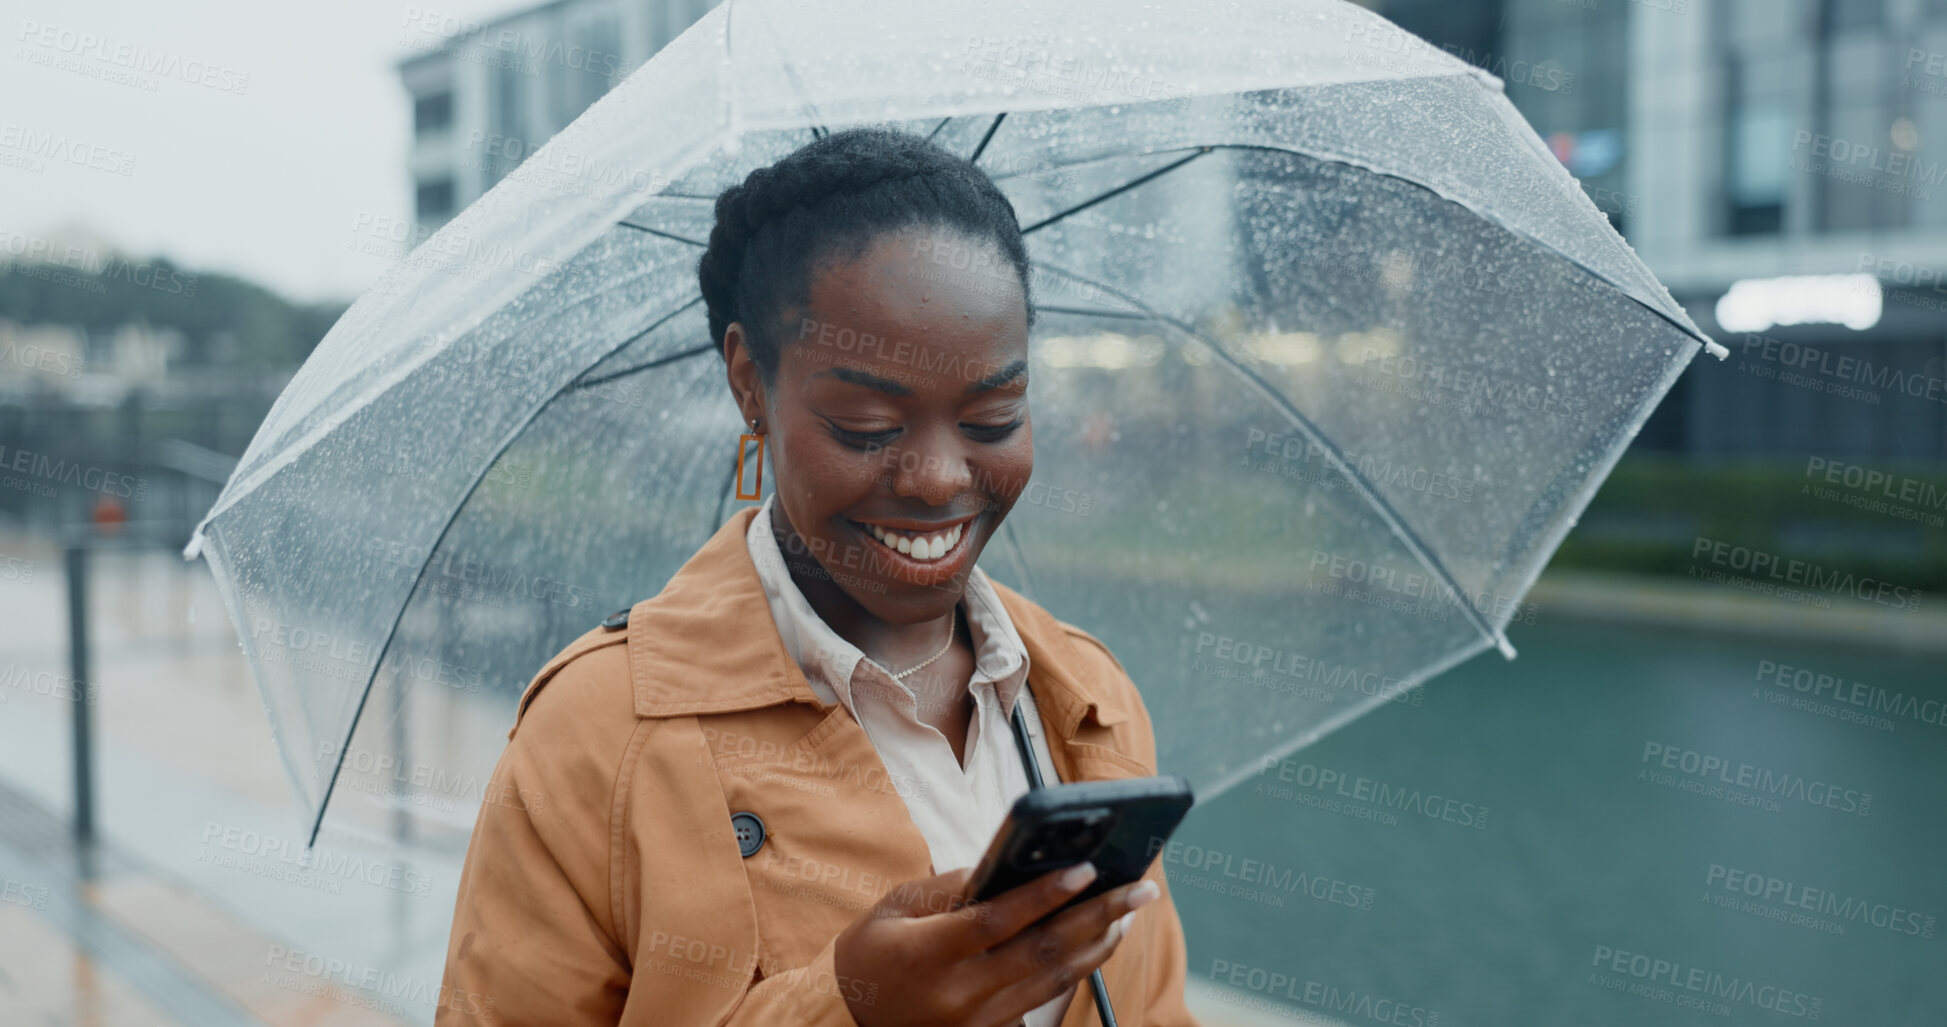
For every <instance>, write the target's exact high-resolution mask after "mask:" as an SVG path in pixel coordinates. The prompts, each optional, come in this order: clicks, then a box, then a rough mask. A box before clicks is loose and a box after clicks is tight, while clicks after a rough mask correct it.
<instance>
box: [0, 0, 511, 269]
mask: <svg viewBox="0 0 1947 1027" xmlns="http://www.w3.org/2000/svg"><path fill="white" fill-rule="evenodd" d="M535 2H538V0H430V2H422V3H417V4H407V3H401V2H397V0H330V2H328V3H325V2H313V0H300V2H297V3H282V2H275V0H273V2H265V0H172V2H169V3H160V4H159V3H154V2H153V0H141V2H138V0H9V2H8V3H7V4H6V5H5V10H6V12H7V13H6V14H4V15H0V19H3V20H0V31H4V33H5V37H4V40H0V43H4V46H3V47H0V247H17V246H19V245H20V240H21V237H23V236H25V237H39V238H46V237H48V236H49V235H50V234H51V233H53V232H55V231H56V230H60V229H68V228H73V227H83V228H86V229H88V230H91V231H92V232H94V233H95V234H97V235H100V236H102V237H104V238H106V239H107V240H109V241H111V242H113V243H114V244H115V245H116V246H118V247H119V248H121V249H123V250H126V251H128V252H130V253H133V254H136V255H143V256H146V255H149V254H152V253H161V254H165V255H167V256H168V257H170V258H171V259H173V260H175V261H177V262H178V263H181V264H183V265H186V266H187V267H188V268H189V269H191V270H193V271H206V270H207V271H225V272H231V273H235V274H240V275H243V276H245V277H249V278H252V279H254V280H257V281H259V282H262V283H264V284H266V285H269V286H271V287H272V288H274V289H276V290H278V291H279V292H282V293H284V294H285V295H287V296H290V297H292V298H294V299H304V300H312V299H321V298H341V299H351V298H354V297H355V296H356V295H357V294H358V293H359V292H361V291H363V290H364V289H365V288H366V287H367V286H369V285H370V284H372V282H374V281H376V280H377V278H378V275H379V273H380V272H381V271H383V270H384V266H385V261H384V260H382V259H381V258H377V257H373V256H368V255H365V254H361V253H358V252H355V251H354V250H353V249H351V248H350V243H351V242H352V240H353V238H354V237H353V234H352V223H353V218H354V217H355V216H356V215H357V214H358V213H359V212H361V211H367V212H371V213H373V214H374V215H379V216H384V215H389V216H393V217H409V216H410V215H411V213H412V192H411V187H410V181H409V179H408V178H407V175H406V149H407V145H408V143H409V142H410V110H409V107H408V104H407V99H406V93H405V90H404V88H403V87H401V86H400V84H399V78H398V75H397V74H396V73H395V72H394V70H393V67H394V63H395V62H396V60H397V59H398V58H400V57H402V56H404V55H406V54H408V53H410V52H411V50H410V48H409V46H408V43H410V42H412V41H414V40H420V41H421V43H420V45H422V46H423V45H424V44H423V40H424V38H425V37H424V35H423V34H422V33H420V32H418V31H416V30H415V31H414V32H413V33H412V34H411V35H410V36H408V34H407V30H406V16H407V12H408V11H410V10H415V9H416V10H420V11H438V12H440V13H442V14H447V15H451V16H453V17H457V18H464V19H475V20H479V19H485V18H488V17H492V16H495V15H498V14H502V13H505V12H508V11H513V10H519V9H522V8H525V7H528V6H532V5H533V4H534V3H535ZM87 40H93V41H94V42H88V41H87ZM138 52H140V53H143V54H144V55H145V57H144V59H146V60H149V61H150V62H151V64H150V66H151V67H172V68H174V69H175V73H174V74H145V75H140V76H139V77H141V78H143V79H146V80H147V81H144V82H136V83H129V82H126V81H116V80H114V79H112V78H106V77H101V76H104V75H110V76H113V75H120V76H133V75H136V74H137V73H136V72H135V71H134V70H133V69H131V68H129V67H128V66H127V65H128V63H129V62H130V60H131V58H130V57H129V56H127V55H132V54H136V53H138ZM118 55H120V56H119V57H118ZM158 59H160V60H159V62H158ZM76 68H80V69H83V70H75V69H76ZM151 86H152V87H153V88H149V87H151ZM50 146H52V147H53V148H54V149H53V150H52V151H50V149H49V147H50ZM50 152H55V153H58V154H63V155H76V154H78V155H81V157H82V159H84V160H86V161H87V162H88V163H86V164H83V165H81V166H76V165H75V164H73V163H70V162H69V161H68V160H66V159H62V158H61V157H58V156H57V157H52V158H50V157H49V156H47V155H48V154H49V153H50ZM36 163H38V164H39V165H40V167H38V168H36V167H34V166H33V165H35V164H36ZM23 165H27V166H24V167H23ZM91 165H92V166H91Z"/></svg>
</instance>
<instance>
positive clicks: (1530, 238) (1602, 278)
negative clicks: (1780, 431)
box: [1211, 143, 1730, 360]
mask: <svg viewBox="0 0 1947 1027" xmlns="http://www.w3.org/2000/svg"><path fill="white" fill-rule="evenodd" d="M1211 147H1212V148H1213V149H1225V150H1264V151H1266V152H1268V153H1287V154H1290V155H1292V156H1294V157H1302V158H1304V159H1305V160H1310V161H1317V162H1319V163H1321V164H1339V165H1343V166H1344V167H1348V168H1356V169H1358V170H1360V171H1363V172H1365V173H1366V174H1368V175H1375V176H1378V177H1380V178H1390V179H1392V180H1393V181H1395V182H1403V183H1405V184H1407V185H1410V186H1412V187H1413V188H1415V189H1421V190H1424V191H1425V192H1426V193H1427V194H1428V195H1430V196H1432V197H1433V198H1434V199H1436V200H1439V201H1441V202H1442V203H1451V204H1453V205H1454V206H1456V207H1459V208H1461V209H1462V210H1465V211H1467V212H1468V213H1470V214H1472V215H1474V216H1475V217H1477V218H1480V219H1481V220H1482V221H1485V222H1487V223H1488V224H1491V225H1493V226H1494V227H1496V228H1499V229H1500V230H1501V231H1503V232H1506V233H1508V234H1509V235H1512V236H1514V237H1515V238H1517V239H1520V240H1522V241H1524V242H1526V243H1528V244H1529V245H1531V246H1533V247H1535V248H1536V249H1539V250H1541V251H1543V252H1545V253H1551V254H1553V255H1555V256H1556V257H1558V258H1560V259H1561V260H1563V261H1565V262H1567V263H1568V264H1569V266H1571V267H1574V268H1576V269H1577V270H1579V271H1581V272H1582V273H1583V274H1586V275H1588V276H1589V277H1590V278H1593V279H1595V280H1596V281H1598V282H1601V283H1602V284H1604V285H1606V286H1608V287H1609V288H1611V289H1614V290H1616V291H1617V292H1619V293H1621V294H1622V295H1623V296H1624V297H1626V298H1628V299H1629V300H1630V301H1631V302H1633V303H1635V304H1636V305H1637V306H1639V307H1642V308H1643V309H1644V310H1647V311H1649V312H1650V313H1652V314H1654V315H1656V316H1657V317H1658V318H1659V319H1661V320H1663V321H1665V322H1667V323H1668V324H1669V325H1670V327H1672V328H1675V329H1676V330H1677V331H1679V332H1682V333H1683V334H1684V335H1686V336H1689V337H1690V339H1691V340H1692V341H1694V342H1695V343H1697V345H1699V346H1701V347H1703V349H1704V350H1705V351H1706V352H1708V351H1710V350H1711V349H1712V347H1715V348H1717V349H1723V346H1721V345H1720V344H1718V343H1717V342H1715V341H1713V340H1712V339H1711V338H1710V337H1709V336H1707V335H1705V334H1704V333H1702V332H1700V331H1698V330H1697V328H1696V327H1695V326H1694V325H1693V326H1688V327H1686V326H1685V325H1683V324H1682V323H1680V322H1679V321H1677V319H1676V318H1673V317H1671V316H1670V315H1669V314H1667V313H1664V312H1663V311H1662V310H1659V309H1657V307H1656V305H1655V304H1652V303H1650V302H1649V301H1648V300H1645V299H1643V298H1642V297H1640V296H1638V295H1636V294H1635V293H1634V292H1631V291H1630V290H1629V289H1626V288H1624V287H1623V286H1622V285H1621V284H1620V283H1618V282H1617V281H1616V280H1615V279H1613V278H1610V277H1609V276H1608V275H1605V274H1603V273H1602V272H1600V271H1597V270H1596V269H1595V268H1592V267H1590V266H1589V265H1588V264H1586V263H1584V262H1583V261H1581V260H1578V259H1577V258H1575V257H1571V256H1569V255H1568V254H1566V253H1563V252H1562V250H1561V248H1560V247H1558V246H1555V245H1554V244H1552V243H1547V242H1543V241H1542V240H1540V239H1537V238H1535V237H1534V235H1532V234H1531V233H1528V232H1525V231H1522V230H1521V229H1519V228H1516V227H1514V226H1513V225H1510V224H1508V223H1507V221H1506V220H1505V219H1503V218H1502V217H1500V216H1499V215H1497V214H1491V213H1489V212H1487V211H1484V210H1481V209H1480V208H1478V207H1475V206H1474V205H1473V204H1471V203H1466V202H1463V201H1461V200H1457V199H1454V198H1453V197H1451V196H1448V195H1447V194H1445V193H1443V192H1441V191H1440V190H1438V189H1436V188H1434V187H1433V186H1430V185H1428V184H1426V183H1425V182H1421V181H1417V180H1415V179H1412V178H1408V177H1406V176H1405V175H1402V174H1399V173H1398V172H1394V171H1385V170H1382V169H1380V168H1376V167H1373V166H1372V165H1370V164H1363V163H1360V162H1359V161H1358V160H1356V159H1353V158H1349V157H1324V156H1320V155H1318V154H1314V153H1305V152H1303V151H1300V150H1294V149H1291V148H1290V147H1286V146H1265V145H1263V144H1259V143H1213V144H1211ZM1729 352H1730V351H1729V350H1725V353H1726V354H1728V353H1729ZM1691 355H1692V356H1693V357H1694V356H1695V355H1696V354H1694V353H1693V354H1691ZM1718 359H1720V360H1721V359H1723V357H1721V356H1720V357H1718Z"/></svg>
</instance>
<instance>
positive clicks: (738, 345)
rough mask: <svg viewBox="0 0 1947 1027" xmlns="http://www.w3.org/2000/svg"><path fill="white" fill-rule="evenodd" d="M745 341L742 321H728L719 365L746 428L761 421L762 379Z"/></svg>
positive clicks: (747, 340)
mask: <svg viewBox="0 0 1947 1027" xmlns="http://www.w3.org/2000/svg"><path fill="white" fill-rule="evenodd" d="M749 341H750V340H749V337H748V336H746V335H745V334H744V324H743V322H742V321H732V322H730V325H729V327H727V328H725V329H724V330H723V363H724V368H725V375H726V377H728V378H729V380H730V396H731V398H732V399H734V400H735V401H736V403H737V411H738V413H739V414H741V415H742V416H743V420H744V423H745V424H747V425H748V424H750V423H751V422H752V421H756V420H759V419H761V418H762V417H763V416H764V410H765V402H764V400H765V397H764V382H763V375H761V374H760V373H759V372H758V368H757V361H755V360H753V359H751V355H750V346H749V345H748V343H749Z"/></svg>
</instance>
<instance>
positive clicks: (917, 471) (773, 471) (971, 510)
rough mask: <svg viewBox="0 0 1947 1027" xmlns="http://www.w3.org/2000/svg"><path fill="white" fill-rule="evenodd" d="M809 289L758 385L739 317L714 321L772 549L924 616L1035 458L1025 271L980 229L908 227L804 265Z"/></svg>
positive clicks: (802, 568)
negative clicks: (757, 420) (771, 528)
mask: <svg viewBox="0 0 1947 1027" xmlns="http://www.w3.org/2000/svg"><path fill="white" fill-rule="evenodd" d="M809 292H810V303H809V305H808V306H806V307H805V308H804V309H802V310H787V311H786V316H785V318H784V320H783V322H782V323H783V325H785V329H784V333H783V337H782V338H781V339H780V340H779V341H780V351H779V360H778V373H777V381H776V383H775V385H774V386H772V387H770V388H765V387H764V385H763V383H762V380H761V377H760V376H759V374H758V372H757V367H756V365H755V364H754V363H753V362H752V361H751V360H750V359H749V355H748V353H747V352H746V351H745V350H744V347H743V344H742V342H743V330H742V325H741V324H732V325H731V326H730V327H729V328H728V329H727V330H726V332H725V333H724V344H725V347H726V351H727V355H728V356H729V357H730V361H729V373H730V381H731V388H732V391H733V392H734V393H735V394H736V395H737V400H738V405H739V406H740V407H741V408H742V410H743V414H744V420H745V422H746V423H748V422H749V421H750V420H751V419H752V418H753V417H762V418H763V421H764V431H765V432H766V433H767V434H768V436H769V457H768V460H767V464H768V466H767V467H766V468H765V474H766V476H775V477H774V478H773V480H774V482H775V488H776V491H777V500H776V502H777V504H778V505H780V506H781V507H782V509H783V512H784V515H785V517H786V518H787V519H788V520H789V522H790V527H791V528H792V529H793V531H792V532H790V533H788V535H789V537H787V538H786V546H785V552H784V555H785V559H786V561H787V562H788V563H790V564H791V566H792V568H793V570H794V571H795V572H797V574H798V575H799V580H800V584H801V585H802V586H803V587H804V588H805V589H806V593H807V596H811V595H812V594H813V592H814V591H815V592H818V593H824V594H826V595H827V596H828V597H829V596H832V595H833V594H834V590H836V591H838V592H842V593H844V595H846V596H849V597H850V598H851V599H852V600H853V601H854V602H856V603H857V604H858V605H859V606H861V607H863V608H864V609H865V611H866V612H868V613H870V614H872V615H873V616H875V617H877V618H879V619H880V620H882V621H885V622H888V623H896V624H907V623H916V622H919V621H923V620H931V619H936V618H938V617H940V616H943V615H945V614H946V613H947V612H948V611H950V610H951V609H952V607H953V605H954V604H955V603H957V602H959V600H960V596H961V594H962V592H963V591H964V589H965V586H966V581H967V575H968V574H969V572H971V571H972V569H973V565H974V561H975V560H976V559H978V558H979V556H980V553H981V551H982V550H983V549H984V548H985V547H986V545H987V540H988V539H990V538H992V537H993V535H994V532H995V530H996V529H998V528H999V527H1000V524H1001V521H1002V519H1003V518H1005V517H1006V516H1007V513H1008V511H1009V510H1010V509H1012V507H1013V505H1014V501H1015V499H1016V498H1017V497H1018V496H1019V495H1020V494H1021V490H1022V489H1023V488H1025V487H1026V486H1027V482H1028V477H1029V475H1030V474H1032V473H1033V471H1034V435H1033V426H1032V425H1031V423H1030V421H1029V418H1028V394H1027V387H1028V369H1027V357H1028V326H1027V310H1026V300H1025V298H1024V297H1023V295H1022V291H1021V284H1020V280H1019V278H1018V276H1017V275H1016V273H1015V271H1014V268H1013V266H1012V265H1011V264H1009V263H1008V262H1007V261H1006V259H1005V258H1004V257H1003V256H1002V255H1001V253H1000V250H999V248H998V247H996V246H994V245H993V244H992V243H991V242H986V241H981V240H975V239H970V238H968V237H967V236H965V235H962V234H960V233H959V232H956V231H954V230H951V229H938V228H914V229H908V230H903V231H899V232H892V233H885V234H882V235H880V236H878V237H877V238H876V239H875V240H874V241H873V242H872V244H871V245H869V246H868V247H867V249H866V250H865V252H864V253H863V254H861V255H860V256H859V257H858V258H857V259H853V260H850V261H847V262H837V263H829V264H826V265H824V266H822V267H820V268H817V269H815V270H814V272H813V276H812V282H811V287H810V290H809ZM902 540H903V545H904V547H905V548H906V549H907V551H906V552H902V551H901V550H900V548H898V547H899V546H900V545H901V544H902ZM807 557H809V558H810V559H815V561H816V563H815V565H814V564H813V563H811V562H809V560H808V559H807ZM807 578H809V579H811V580H806V579H807Z"/></svg>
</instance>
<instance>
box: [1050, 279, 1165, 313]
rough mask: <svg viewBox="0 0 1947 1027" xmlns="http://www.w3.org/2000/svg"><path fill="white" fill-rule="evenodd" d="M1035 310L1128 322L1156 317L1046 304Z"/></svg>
mask: <svg viewBox="0 0 1947 1027" xmlns="http://www.w3.org/2000/svg"><path fill="white" fill-rule="evenodd" d="M1077 277H1079V276H1077ZM1034 309H1035V311H1036V312H1037V313H1039V312H1042V311H1046V312H1048V313H1050V314H1081V315H1083V316H1084V317H1119V318H1122V319H1124V320H1127V321H1148V320H1151V319H1152V318H1153V317H1154V315H1151V314H1141V313H1137V312H1135V311H1130V310H1095V309H1093V308H1090V307H1061V306H1052V305H1049V304H1044V303H1037V304H1035V305H1034Z"/></svg>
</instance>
